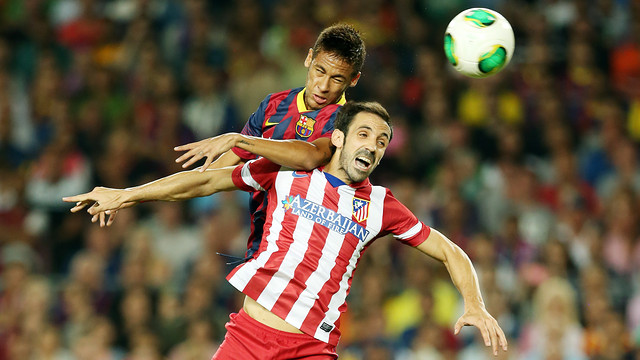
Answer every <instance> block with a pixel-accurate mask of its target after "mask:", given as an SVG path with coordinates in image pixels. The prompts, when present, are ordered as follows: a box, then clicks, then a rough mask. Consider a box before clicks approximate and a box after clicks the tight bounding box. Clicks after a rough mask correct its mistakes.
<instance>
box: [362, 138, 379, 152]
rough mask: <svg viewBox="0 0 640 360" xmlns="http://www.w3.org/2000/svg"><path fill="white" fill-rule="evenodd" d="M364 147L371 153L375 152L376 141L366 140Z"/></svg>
mask: <svg viewBox="0 0 640 360" xmlns="http://www.w3.org/2000/svg"><path fill="white" fill-rule="evenodd" d="M364 148H365V149H366V150H367V151H369V152H370V153H372V154H375V152H376V141H375V140H373V141H368V142H367V143H366V144H365V145H364Z"/></svg>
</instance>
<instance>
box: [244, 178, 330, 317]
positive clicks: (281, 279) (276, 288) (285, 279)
mask: <svg viewBox="0 0 640 360" xmlns="http://www.w3.org/2000/svg"><path fill="white" fill-rule="evenodd" d="M289 176H290V177H292V176H291V175H289ZM292 178H293V177H292ZM302 181H304V182H306V181H310V182H311V184H310V185H309V187H308V188H307V189H316V188H324V183H326V178H325V177H324V175H322V174H320V173H318V172H314V174H313V175H312V176H311V178H310V179H309V180H307V179H304V180H300V181H299V182H302ZM290 194H291V195H294V196H295V195H297V194H296V193H295V192H292V193H290ZM303 194H304V196H305V197H306V198H307V200H309V201H313V202H315V203H320V204H321V203H322V199H323V197H324V193H323V192H319V191H309V192H306V191H305V192H304V193H301V194H300V195H303ZM314 225H315V222H313V220H309V219H305V218H302V217H300V218H299V219H298V222H297V223H296V227H295V230H294V231H293V239H294V241H293V243H292V244H291V246H290V247H289V251H287V253H286V255H285V256H284V259H283V260H282V263H281V264H280V266H279V267H278V271H277V272H276V273H275V274H274V275H273V277H272V278H271V280H270V281H269V284H268V285H267V286H269V289H270V291H269V292H266V291H265V292H263V293H262V294H261V295H260V297H259V298H258V299H257V300H256V301H257V302H258V303H259V304H260V305H262V306H264V307H265V308H267V309H272V308H273V305H274V304H275V302H276V301H277V300H278V298H279V297H280V295H281V294H282V292H283V291H284V289H285V288H286V286H287V285H288V284H289V281H290V280H291V279H293V277H294V276H293V275H294V272H295V271H296V268H297V267H298V265H299V264H300V262H301V261H302V259H303V258H304V255H305V253H306V251H307V247H308V242H309V237H310V236H311V234H312V232H313V227H314Z"/></svg>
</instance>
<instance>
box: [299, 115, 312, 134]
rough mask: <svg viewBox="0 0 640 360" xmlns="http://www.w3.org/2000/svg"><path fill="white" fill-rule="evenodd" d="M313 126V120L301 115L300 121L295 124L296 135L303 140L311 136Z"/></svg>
mask: <svg viewBox="0 0 640 360" xmlns="http://www.w3.org/2000/svg"><path fill="white" fill-rule="evenodd" d="M315 124H316V121H315V120H313V119H312V118H310V117H307V116H305V115H302V114H301V115H300V119H299V120H298V122H297V123H296V134H298V135H299V136H301V137H305V138H306V137H309V136H311V134H313V125H315Z"/></svg>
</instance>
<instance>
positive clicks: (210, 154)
mask: <svg viewBox="0 0 640 360" xmlns="http://www.w3.org/2000/svg"><path fill="white" fill-rule="evenodd" d="M236 135H237V134H236V133H228V134H222V135H218V136H215V137H212V138H208V139H204V140H200V141H196V142H192V143H189V144H184V145H180V146H176V147H175V148H173V150H175V151H186V153H184V154H182V155H181V156H180V157H179V158H177V159H176V162H177V163H179V162H182V161H185V160H187V159H188V160H187V162H185V163H184V164H182V167H183V168H186V167H188V166H190V165H193V163H195V162H196V161H198V160H200V159H202V158H203V157H206V158H207V159H206V160H205V162H204V165H202V167H201V168H200V172H203V171H205V170H206V169H207V168H208V167H209V165H211V163H212V162H213V161H214V160H215V159H217V158H218V156H220V155H221V154H224V153H225V152H227V151H229V150H230V149H231V148H232V147H234V146H235V136H236Z"/></svg>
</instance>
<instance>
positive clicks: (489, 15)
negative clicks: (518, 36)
mask: <svg viewBox="0 0 640 360" xmlns="http://www.w3.org/2000/svg"><path fill="white" fill-rule="evenodd" d="M514 48H515V39H514V36H513V29H511V24H509V22H508V21H507V19H505V18H504V17H503V16H502V15H500V14H499V13H498V12H497V11H494V10H490V9H485V8H472V9H467V10H464V11H463V12H461V13H460V14H458V15H456V17H454V18H453V20H451V22H450V23H449V26H447V30H446V31H445V34H444V53H445V55H446V56H447V60H449V63H451V65H453V67H454V68H455V69H456V70H457V71H459V72H460V73H462V74H464V75H467V76H470V77H474V78H483V77H487V76H491V75H493V74H496V73H497V72H499V71H500V70H501V69H502V68H504V67H505V66H506V65H507V64H508V63H509V61H510V60H511V57H512V56H513V50H514Z"/></svg>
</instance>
